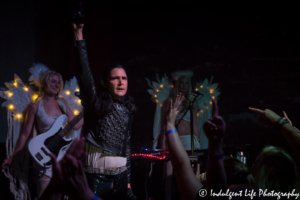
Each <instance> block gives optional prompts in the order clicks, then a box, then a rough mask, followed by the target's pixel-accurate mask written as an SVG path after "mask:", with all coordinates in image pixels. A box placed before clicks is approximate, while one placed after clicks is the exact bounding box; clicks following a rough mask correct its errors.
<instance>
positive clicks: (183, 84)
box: [178, 77, 190, 93]
mask: <svg viewBox="0 0 300 200" xmlns="http://www.w3.org/2000/svg"><path fill="white" fill-rule="evenodd" d="M189 89H190V83H189V79H188V78H186V77H181V78H179V80H178V91H179V92H181V93H187V92H189Z"/></svg>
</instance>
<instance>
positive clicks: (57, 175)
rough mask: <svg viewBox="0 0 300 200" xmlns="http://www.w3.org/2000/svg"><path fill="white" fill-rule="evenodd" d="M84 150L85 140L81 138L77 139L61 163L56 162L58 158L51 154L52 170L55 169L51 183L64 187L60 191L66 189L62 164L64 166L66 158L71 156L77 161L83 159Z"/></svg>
mask: <svg viewBox="0 0 300 200" xmlns="http://www.w3.org/2000/svg"><path fill="white" fill-rule="evenodd" d="M83 148H84V138H81V139H80V140H79V139H77V138H76V139H75V140H74V141H73V143H72V144H71V146H70V147H69V149H68V151H67V152H66V154H65V156H64V158H63V159H62V160H61V161H60V162H57V161H56V157H55V155H54V154H52V153H50V154H49V156H50V158H51V161H52V168H53V177H52V180H51V182H53V183H56V184H58V185H61V186H62V187H61V188H60V189H64V188H65V179H64V176H63V172H62V164H64V163H65V162H66V158H68V157H70V156H71V157H74V158H76V159H82V156H83ZM73 167H74V166H73Z"/></svg>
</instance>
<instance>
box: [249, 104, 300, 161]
mask: <svg viewBox="0 0 300 200" xmlns="http://www.w3.org/2000/svg"><path fill="white" fill-rule="evenodd" d="M249 110H251V111H252V112H254V113H256V114H258V122H259V123H260V124H263V125H266V126H270V127H278V129H280V130H281V132H282V133H283V135H284V136H285V138H286V139H287V141H288V143H289V144H290V146H291V147H292V149H293V151H294V153H295V154H296V155H297V157H298V159H300V132H299V131H298V129H296V128H295V127H293V126H292V125H291V121H290V120H289V119H288V117H287V115H286V113H285V112H284V113H283V114H284V116H285V117H283V118H281V117H280V116H279V115H277V114H276V113H275V112H273V111H272V110H269V109H265V110H260V109H257V108H249ZM284 120H287V121H284Z"/></svg>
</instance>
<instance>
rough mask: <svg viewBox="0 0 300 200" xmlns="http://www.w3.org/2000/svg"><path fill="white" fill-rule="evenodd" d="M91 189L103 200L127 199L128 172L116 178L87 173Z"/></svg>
mask: <svg viewBox="0 0 300 200" xmlns="http://www.w3.org/2000/svg"><path fill="white" fill-rule="evenodd" d="M85 175H86V178H87V181H88V184H89V187H90V188H91V190H92V191H93V192H94V193H95V194H97V195H98V196H99V197H101V198H102V199H104V200H106V199H109V200H110V199H112V200H113V199H127V184H128V181H127V171H124V172H122V173H120V174H118V175H115V176H111V175H110V176H108V175H101V174H94V173H85Z"/></svg>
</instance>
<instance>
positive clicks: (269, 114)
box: [249, 107, 280, 126]
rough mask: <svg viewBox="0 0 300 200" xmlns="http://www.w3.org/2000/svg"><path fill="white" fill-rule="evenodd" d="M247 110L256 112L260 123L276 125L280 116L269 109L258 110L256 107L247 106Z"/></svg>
mask: <svg viewBox="0 0 300 200" xmlns="http://www.w3.org/2000/svg"><path fill="white" fill-rule="evenodd" d="M249 110H251V111H252V112H254V113H257V114H258V122H259V123H260V124H263V125H266V126H276V125H277V123H278V122H277V120H278V118H279V117H280V116H279V115H277V114H276V113H275V112H273V111H272V110H269V109H265V110H260V109H258V108H251V107H249Z"/></svg>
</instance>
